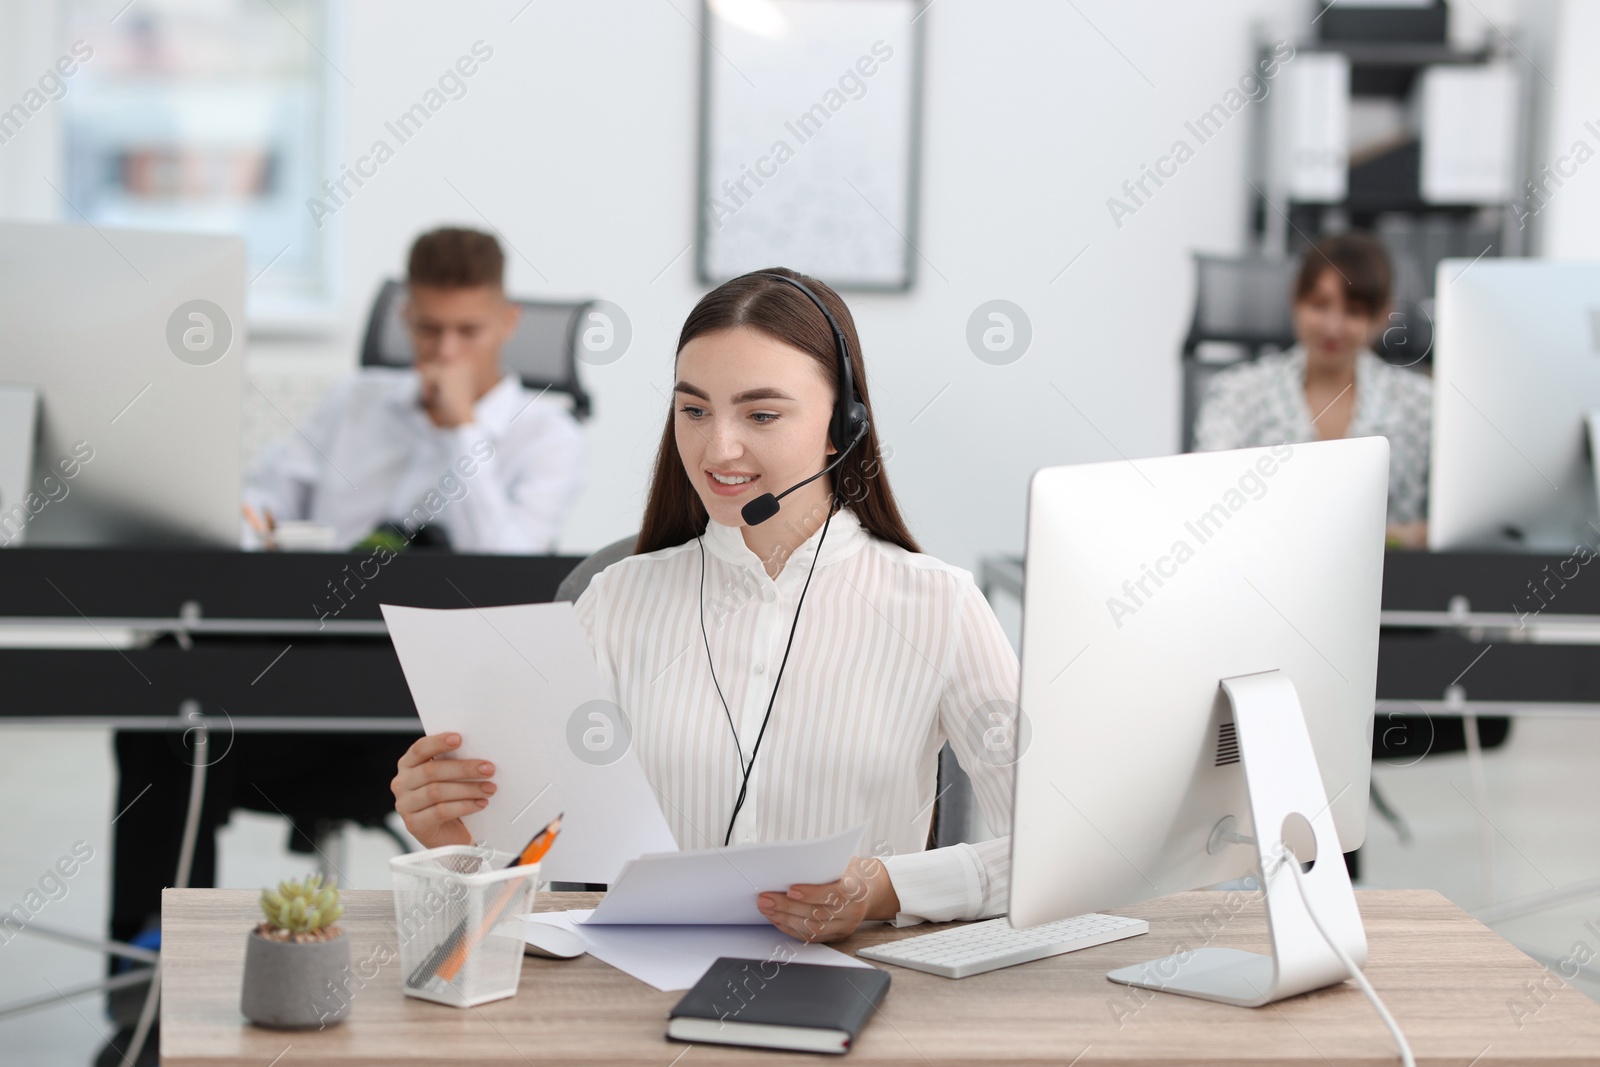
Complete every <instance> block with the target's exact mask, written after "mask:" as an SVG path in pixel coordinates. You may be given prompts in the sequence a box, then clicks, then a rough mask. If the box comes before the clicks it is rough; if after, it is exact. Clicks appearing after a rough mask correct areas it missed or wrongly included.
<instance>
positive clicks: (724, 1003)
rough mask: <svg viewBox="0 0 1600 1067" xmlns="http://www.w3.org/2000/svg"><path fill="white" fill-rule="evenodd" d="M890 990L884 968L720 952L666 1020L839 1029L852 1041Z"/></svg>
mask: <svg viewBox="0 0 1600 1067" xmlns="http://www.w3.org/2000/svg"><path fill="white" fill-rule="evenodd" d="M888 990H889V974H888V972H887V971H881V970H879V969H878V968H876V967H873V968H864V967H830V966H827V965H825V964H818V963H779V962H778V961H777V960H770V959H768V960H747V959H738V958H736V957H733V956H723V957H721V958H719V959H718V960H717V961H716V962H715V963H713V964H712V965H711V966H710V967H709V968H707V970H706V973H705V974H703V975H701V976H700V980H699V981H698V982H696V983H695V984H694V988H693V989H691V990H689V991H688V992H687V993H685V994H684V995H683V999H682V1000H680V1001H678V1003H677V1004H676V1005H674V1006H673V1009H672V1010H671V1011H670V1012H668V1013H667V1018H668V1019H677V1018H691V1019H705V1020H709V1021H711V1022H717V1021H721V1022H724V1023H756V1024H763V1025H767V1026H794V1027H804V1028H808V1029H819V1030H842V1031H844V1032H845V1033H847V1034H849V1035H850V1038H851V1040H852V1041H854V1039H855V1037H856V1035H857V1034H859V1033H860V1032H861V1028H862V1026H864V1025H866V1022H867V1019H868V1018H869V1017H870V1016H871V1015H872V1013H873V1011H874V1010H875V1009H876V1008H877V1006H878V1005H879V1004H880V1003H882V1001H883V995H884V994H885V993H886V992H888Z"/></svg>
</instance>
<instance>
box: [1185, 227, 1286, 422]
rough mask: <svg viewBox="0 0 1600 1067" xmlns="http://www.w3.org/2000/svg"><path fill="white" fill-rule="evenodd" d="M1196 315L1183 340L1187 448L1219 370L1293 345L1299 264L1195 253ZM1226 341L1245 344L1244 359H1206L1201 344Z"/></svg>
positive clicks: (1255, 257)
mask: <svg viewBox="0 0 1600 1067" xmlns="http://www.w3.org/2000/svg"><path fill="white" fill-rule="evenodd" d="M1194 267H1195V285H1194V317H1193V318H1192V319H1190V321H1189V333H1188V335H1187V336H1185V337H1184V339H1183V352H1182V355H1181V360H1182V367H1183V424H1182V433H1183V438H1182V441H1183V450H1184V451H1185V452H1189V451H1192V450H1193V449H1194V424H1195V420H1196V418H1197V417H1198V416H1199V414H1200V398H1201V397H1202V396H1204V395H1205V388H1206V385H1207V383H1209V382H1210V381H1211V379H1212V377H1214V376H1215V375H1216V374H1217V373H1218V372H1219V371H1223V370H1226V369H1227V368H1229V367H1234V366H1238V365H1239V364H1240V363H1244V362H1246V361H1247V360H1251V359H1256V358H1258V357H1259V356H1261V355H1262V354H1264V353H1266V352H1269V351H1272V352H1281V351H1284V350H1286V349H1288V348H1289V347H1290V346H1292V345H1293V344H1294V341H1295V338H1294V319H1293V317H1292V315H1291V306H1292V293H1293V286H1294V276H1295V272H1296V270H1298V269H1299V267H1298V264H1296V263H1294V262H1293V261H1291V260H1287V259H1269V258H1266V257H1263V256H1247V257H1242V258H1240V257H1232V256H1213V255H1207V254H1205V253H1203V252H1196V253H1195V256H1194ZM1213 342H1216V343H1224V344H1232V345H1238V346H1239V347H1241V348H1243V349H1244V351H1245V355H1244V357H1243V358H1240V359H1234V360H1231V361H1226V362H1216V361H1212V360H1202V359H1201V358H1200V346H1201V345H1203V344H1207V343H1213Z"/></svg>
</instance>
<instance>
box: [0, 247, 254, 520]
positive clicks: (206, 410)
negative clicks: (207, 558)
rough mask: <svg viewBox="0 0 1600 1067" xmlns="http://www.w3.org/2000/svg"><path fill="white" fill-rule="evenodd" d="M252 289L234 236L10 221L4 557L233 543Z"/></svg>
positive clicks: (2, 282) (3, 378)
mask: <svg viewBox="0 0 1600 1067" xmlns="http://www.w3.org/2000/svg"><path fill="white" fill-rule="evenodd" d="M244 289H245V252H244V242H243V240H242V239H240V238H238V237H229V236H214V235H203V234H175V233H152V232H145V231H135V230H118V229H112V228H108V227H104V226H101V227H93V226H86V225H52V224H37V223H18V222H6V223H0V384H7V385H9V386H11V387H12V388H11V389H10V390H9V392H10V393H11V394H12V395H13V396H14V395H16V394H17V393H19V392H22V393H26V392H32V393H33V394H34V395H35V396H36V397H37V408H36V413H37V424H36V425H37V428H36V430H35V431H34V432H32V433H27V432H23V433H21V434H12V435H11V438H13V439H6V440H0V451H4V452H5V453H6V454H8V455H13V456H14V455H15V454H16V453H17V451H18V450H19V449H22V450H25V451H27V452H31V457H30V462H29V463H28V469H29V470H30V472H31V473H30V476H29V477H28V478H26V479H25V481H24V484H23V485H22V486H20V487H18V486H15V485H13V486H11V487H10V488H11V491H10V493H9V494H8V495H7V498H6V499H0V545H6V546H15V545H20V544H23V543H26V544H29V545H50V544H102V545H104V544H211V545H237V543H238V539H239V471H240V444H239V415H240V399H241V397H240V386H241V383H242V381H243V377H242V375H243V364H244V356H243V352H244V329H245V321H244ZM8 425H9V424H8ZM5 429H6V428H5V427H0V438H4V437H6V434H5ZM19 437H20V438H23V439H16V438H19ZM19 507H20V508H21V509H22V514H20V515H19V513H18V510H17V509H18V508H19Z"/></svg>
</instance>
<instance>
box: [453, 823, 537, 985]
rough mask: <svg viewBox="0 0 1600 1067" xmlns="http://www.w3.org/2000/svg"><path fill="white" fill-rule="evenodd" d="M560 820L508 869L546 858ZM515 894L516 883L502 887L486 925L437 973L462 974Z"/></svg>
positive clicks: (463, 944)
mask: <svg viewBox="0 0 1600 1067" xmlns="http://www.w3.org/2000/svg"><path fill="white" fill-rule="evenodd" d="M564 814H566V813H565V812H563V813H562V815H564ZM561 817H562V816H561V815H557V816H556V817H555V818H554V819H552V820H551V821H550V825H549V826H546V827H545V828H544V829H543V830H540V831H539V832H538V834H536V835H535V836H534V838H533V840H532V841H529V842H528V846H527V847H526V848H524V849H523V850H522V854H521V855H519V856H518V857H517V860H516V862H515V863H512V864H510V865H509V866H508V868H507V869H509V868H510V867H526V866H528V865H529V864H533V863H538V862H539V861H540V860H541V859H543V858H544V856H545V853H547V852H549V851H550V846H551V845H553V844H555V840H556V834H558V833H560V832H561ZM516 895H517V887H516V885H515V883H512V884H509V885H506V886H505V887H504V888H502V889H501V891H500V895H499V896H498V897H497V898H496V899H495V901H494V903H492V904H490V905H489V909H488V911H487V912H486V913H485V915H484V917H483V924H482V925H481V926H479V927H478V932H477V933H476V934H474V935H473V936H472V938H471V939H470V940H467V941H462V942H461V943H460V944H458V945H457V946H456V947H455V948H454V949H453V950H451V952H450V954H449V955H448V956H447V957H445V960H444V962H443V963H441V964H440V965H439V969H438V970H437V971H436V972H434V973H435V974H437V975H438V976H439V977H440V978H442V979H444V980H445V981H446V982H452V981H454V980H455V977H456V975H458V974H460V973H461V968H462V967H463V966H464V965H465V964H466V962H467V956H469V955H470V954H471V953H472V950H473V949H474V948H476V947H477V946H478V943H479V942H480V941H482V940H483V939H484V937H486V936H487V935H488V933H489V931H490V930H493V929H494V927H495V924H496V923H498V922H499V921H500V919H501V917H502V916H503V915H504V914H505V910H506V908H507V907H508V906H509V905H510V903H511V899H512V898H513V897H515V896H516Z"/></svg>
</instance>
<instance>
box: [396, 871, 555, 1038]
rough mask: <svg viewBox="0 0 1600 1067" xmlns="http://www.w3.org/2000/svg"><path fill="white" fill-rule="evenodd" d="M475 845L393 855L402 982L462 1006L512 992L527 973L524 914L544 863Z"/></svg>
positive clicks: (412, 992) (411, 992)
mask: <svg viewBox="0 0 1600 1067" xmlns="http://www.w3.org/2000/svg"><path fill="white" fill-rule="evenodd" d="M516 858H517V857H516V856H514V855H512V854H510V853H505V852H497V851H495V850H494V849H491V848H486V847H479V846H474V845H450V846H447V847H445V848H432V849H428V850H427V851H426V852H412V853H409V854H408V855H404V856H396V857H394V858H393V859H391V860H390V861H389V873H390V875H391V876H392V878H393V879H394V916H395V925H396V927H397V930H396V933H397V934H398V937H399V941H400V966H401V968H402V969H403V975H402V988H403V989H404V991H405V994H406V995H407V996H409V997H420V998H422V999H423V1000H432V1001H436V1002H438V1003H440V1004H449V1005H451V1006H453V1007H457V1008H467V1007H471V1006H473V1005H475V1004H485V1003H487V1002H489V1001H491V1000H500V999H502V998H504V997H509V996H512V995H514V994H515V993H516V991H517V980H518V979H519V978H520V977H521V976H522V953H523V946H524V942H523V938H522V930H523V924H524V920H522V919H518V918H517V916H518V915H521V914H524V913H526V912H529V911H532V910H533V895H534V891H535V889H536V887H537V884H538V878H539V865H538V864H537V863H530V864H528V865H526V866H522V867H508V866H507V864H509V863H511V862H512V861H514V860H515V859H516Z"/></svg>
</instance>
